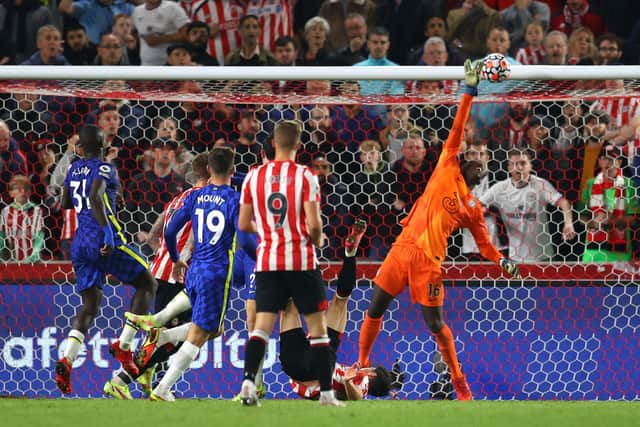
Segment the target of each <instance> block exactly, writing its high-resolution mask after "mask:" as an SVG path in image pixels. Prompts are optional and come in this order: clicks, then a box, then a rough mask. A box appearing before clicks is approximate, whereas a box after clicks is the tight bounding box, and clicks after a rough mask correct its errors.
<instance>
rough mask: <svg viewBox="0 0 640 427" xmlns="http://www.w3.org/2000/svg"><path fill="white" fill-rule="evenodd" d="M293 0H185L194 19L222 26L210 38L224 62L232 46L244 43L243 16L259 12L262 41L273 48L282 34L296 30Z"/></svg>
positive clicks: (213, 51)
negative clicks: (241, 19) (192, 0)
mask: <svg viewBox="0 0 640 427" xmlns="http://www.w3.org/2000/svg"><path fill="white" fill-rule="evenodd" d="M290 3H291V1H290V0H249V1H238V0H199V1H198V0H196V1H195V2H193V3H189V2H187V1H185V0H183V1H182V2H181V4H182V7H183V8H184V9H185V11H186V12H187V15H188V16H189V18H191V20H192V21H199V22H204V23H207V24H209V25H211V24H216V25H217V26H218V29H219V31H218V34H216V35H215V36H214V37H211V38H210V39H209V46H208V52H209V54H210V55H211V56H213V57H214V58H216V59H217V60H218V63H220V64H224V59H225V58H226V57H227V55H229V53H231V51H232V50H234V49H236V48H238V47H240V32H239V30H238V27H239V26H240V18H242V17H243V16H244V15H256V16H257V17H258V19H259V24H260V28H261V29H262V31H261V34H260V40H259V42H258V43H259V44H260V45H261V46H263V47H264V48H265V49H268V50H270V51H273V50H274V49H275V41H276V39H277V38H278V37H280V36H291V35H292V34H293V17H292V9H293V8H292V6H291V4H290Z"/></svg>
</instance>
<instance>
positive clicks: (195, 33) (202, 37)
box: [187, 21, 219, 67]
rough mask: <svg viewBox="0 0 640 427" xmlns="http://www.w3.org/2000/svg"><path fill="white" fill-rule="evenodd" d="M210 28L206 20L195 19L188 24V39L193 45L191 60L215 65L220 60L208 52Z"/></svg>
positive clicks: (211, 65) (201, 63)
mask: <svg viewBox="0 0 640 427" xmlns="http://www.w3.org/2000/svg"><path fill="white" fill-rule="evenodd" d="M209 35H210V30H209V26H208V25H207V24H205V23H204V22H198V21H194V22H191V23H189V25H187V41H188V42H189V44H190V45H191V46H190V47H191V60H192V61H193V62H195V63H196V64H200V65H205V66H208V67H213V66H216V65H219V64H218V60H217V59H215V58H214V57H213V56H211V55H209V54H208V53H207V45H208V44H209Z"/></svg>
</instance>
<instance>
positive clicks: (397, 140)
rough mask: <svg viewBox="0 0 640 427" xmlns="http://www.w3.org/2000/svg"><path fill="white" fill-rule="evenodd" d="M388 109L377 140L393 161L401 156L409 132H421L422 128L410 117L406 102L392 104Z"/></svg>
mask: <svg viewBox="0 0 640 427" xmlns="http://www.w3.org/2000/svg"><path fill="white" fill-rule="evenodd" d="M388 110H389V111H388V113H387V115H386V117H387V126H385V128H384V129H382V131H380V137H379V141H380V143H381V144H382V149H383V150H385V151H386V152H387V156H388V157H389V160H390V161H392V162H394V161H396V160H398V159H399V158H400V157H401V155H402V154H401V151H402V146H403V145H404V142H405V141H406V139H407V138H408V137H409V132H412V131H414V132H417V133H420V134H422V133H423V129H421V128H419V127H417V126H416V125H415V124H414V122H413V121H412V120H411V119H410V117H409V106H408V105H407V104H393V105H390V106H389V107H388Z"/></svg>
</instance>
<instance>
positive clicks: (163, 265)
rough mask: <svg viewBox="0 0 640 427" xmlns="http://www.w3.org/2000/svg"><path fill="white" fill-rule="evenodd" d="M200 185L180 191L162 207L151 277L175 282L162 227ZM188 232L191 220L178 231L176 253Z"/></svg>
mask: <svg viewBox="0 0 640 427" xmlns="http://www.w3.org/2000/svg"><path fill="white" fill-rule="evenodd" d="M198 188H200V187H191V188H189V189H187V190H185V191H183V192H182V193H180V194H178V195H177V196H175V197H174V198H173V199H172V200H171V201H170V202H169V203H167V206H166V207H165V208H164V212H162V224H163V225H162V231H163V232H162V235H161V236H160V245H159V246H158V249H157V250H156V253H155V256H154V258H153V262H152V263H151V274H152V275H153V277H155V278H156V279H159V280H164V281H165V282H168V283H175V282H176V281H175V279H174V278H173V276H172V274H171V270H172V269H173V262H171V257H170V256H169V252H168V251H167V246H166V245H165V243H164V229H165V227H166V226H167V224H169V221H170V220H171V217H172V216H173V214H174V213H175V212H176V211H177V210H178V209H180V208H181V207H182V204H183V203H184V199H185V198H186V197H187V196H188V195H189V194H190V193H191V192H192V191H193V190H196V189H198ZM189 233H191V221H189V222H187V223H186V224H185V225H184V227H182V228H181V229H180V231H178V236H177V240H178V253H180V252H182V249H183V248H184V246H185V245H186V243H187V240H189Z"/></svg>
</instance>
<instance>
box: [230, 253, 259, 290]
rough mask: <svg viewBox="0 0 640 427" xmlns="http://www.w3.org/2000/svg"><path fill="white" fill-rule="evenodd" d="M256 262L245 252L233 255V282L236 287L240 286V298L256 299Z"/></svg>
mask: <svg viewBox="0 0 640 427" xmlns="http://www.w3.org/2000/svg"><path fill="white" fill-rule="evenodd" d="M255 269H256V262H255V261H254V260H253V259H251V257H250V256H249V255H247V253H246V252H245V251H242V250H239V251H236V253H235V258H234V260H233V281H234V283H235V286H236V287H240V286H242V290H241V291H240V298H242V299H244V300H250V299H251V300H255V299H256V272H255Z"/></svg>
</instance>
